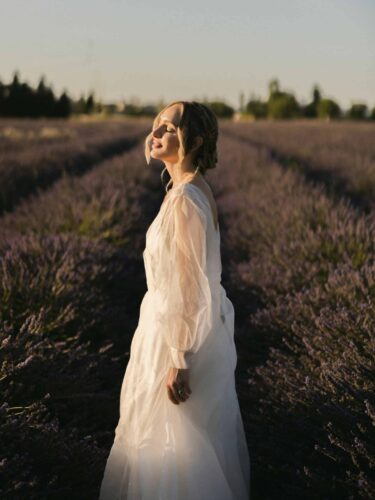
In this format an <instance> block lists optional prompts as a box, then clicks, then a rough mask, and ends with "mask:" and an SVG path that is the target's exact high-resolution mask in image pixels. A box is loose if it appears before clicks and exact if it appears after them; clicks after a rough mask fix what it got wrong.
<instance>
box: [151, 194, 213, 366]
mask: <svg viewBox="0 0 375 500" xmlns="http://www.w3.org/2000/svg"><path fill="white" fill-rule="evenodd" d="M171 194H172V197H171V198H170V199H169V200H168V201H166V203H167V206H166V209H165V212H164V214H163V220H162V223H161V226H162V229H161V233H162V245H161V246H160V254H159V256H158V258H159V261H158V265H157V276H156V286H157V290H158V298H159V300H158V301H157V310H156V321H157V322H158V326H159V327H160V330H161V334H162V335H164V339H165V341H166V344H167V345H168V347H169V351H170V359H171V365H172V366H174V367H176V368H184V369H186V368H190V367H191V364H192V361H193V356H194V353H196V352H197V351H198V350H199V349H200V347H201V346H202V344H203V343H204V341H205V340H206V338H207V336H208V334H209V333H210V330H211V328H212V302H211V301H212V298H211V290H210V286H209V281H208V278H207V274H206V269H207V268H206V257H207V256H206V230H207V216H206V214H205V213H204V211H203V210H202V209H201V208H200V207H199V206H198V205H197V204H196V203H195V202H194V201H193V200H192V199H191V198H189V197H188V196H187V195H186V194H184V193H183V192H178V193H177V194H176V193H171ZM173 195H175V196H173Z"/></svg>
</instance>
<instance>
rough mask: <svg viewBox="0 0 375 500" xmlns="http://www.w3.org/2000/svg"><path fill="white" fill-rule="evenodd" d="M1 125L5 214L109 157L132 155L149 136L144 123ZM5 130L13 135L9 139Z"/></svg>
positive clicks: (0, 203)
mask: <svg viewBox="0 0 375 500" xmlns="http://www.w3.org/2000/svg"><path fill="white" fill-rule="evenodd" d="M1 122H2V125H1V126H0V138H1V132H2V133H3V137H2V139H1V140H0V155H1V156H0V214H1V213H3V212H4V211H9V210H11V209H13V208H14V206H15V205H16V204H17V203H19V201H20V200H21V199H22V198H24V197H26V196H28V195H29V194H30V193H33V192H35V191H40V190H42V189H46V188H47V187H48V186H50V185H51V184H52V183H53V182H54V181H55V180H56V179H58V178H59V177H61V176H62V175H64V174H69V175H82V174H83V173H85V172H86V171H87V170H89V169H91V168H93V166H94V165H96V164H98V163H99V162H101V161H102V160H103V159H104V158H106V157H110V156H113V155H114V154H116V153H121V152H122V151H126V150H127V149H129V148H130V147H132V146H133V145H134V144H135V143H136V142H137V141H138V140H139V139H141V138H143V137H144V135H145V131H146V125H145V124H144V123H143V122H140V123H139V124H134V123H133V122H131V121H129V122H128V121H125V122H122V121H105V122H93V123H91V122H89V123H69V122H64V121H51V122H48V124H45V125H44V127H42V125H41V124H39V126H38V125H33V124H32V123H30V124H29V128H27V125H25V124H24V123H23V122H22V120H18V121H16V120H12V121H9V122H10V123H12V125H10V124H9V125H8V126H6V124H7V123H8V120H6V121H4V120H0V123H1ZM20 123H21V124H22V125H20ZM27 123H28V122H27ZM42 123H43V122H42ZM4 130H5V131H6V130H8V131H9V130H10V131H11V133H8V135H5V132H4ZM38 131H39V134H38ZM43 131H44V134H42V132H43ZM48 131H49V134H48V133H47V132H48ZM52 131H55V132H54V133H52ZM30 133H31V135H30Z"/></svg>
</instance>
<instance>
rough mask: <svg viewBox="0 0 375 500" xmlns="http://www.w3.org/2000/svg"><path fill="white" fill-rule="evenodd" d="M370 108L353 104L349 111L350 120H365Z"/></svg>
mask: <svg viewBox="0 0 375 500" xmlns="http://www.w3.org/2000/svg"><path fill="white" fill-rule="evenodd" d="M367 113H368V108H367V105H366V104H352V105H351V106H350V108H349V111H348V118H350V119H351V120H365V119H366V118H367Z"/></svg>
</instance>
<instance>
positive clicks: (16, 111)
mask: <svg viewBox="0 0 375 500" xmlns="http://www.w3.org/2000/svg"><path fill="white" fill-rule="evenodd" d="M94 111H95V99H94V94H93V93H90V94H89V95H88V97H87V98H85V97H84V96H81V97H80V98H79V99H78V100H76V101H75V100H73V99H72V98H71V97H69V95H68V94H67V92H66V91H64V92H63V93H62V94H61V95H60V96H59V97H57V96H55V94H54V92H53V90H52V88H51V87H50V86H48V85H47V84H46V81H45V77H44V76H42V77H41V78H40V81H39V84H38V85H37V87H36V88H33V87H32V86H30V85H29V84H28V83H26V82H23V83H22V82H21V81H20V77H19V73H18V72H17V71H16V72H15V73H14V76H13V80H12V81H11V83H9V84H4V83H2V82H1V81H0V116H4V117H22V118H39V117H48V118H67V117H68V116H70V115H71V114H72V113H76V114H81V113H92V112H94Z"/></svg>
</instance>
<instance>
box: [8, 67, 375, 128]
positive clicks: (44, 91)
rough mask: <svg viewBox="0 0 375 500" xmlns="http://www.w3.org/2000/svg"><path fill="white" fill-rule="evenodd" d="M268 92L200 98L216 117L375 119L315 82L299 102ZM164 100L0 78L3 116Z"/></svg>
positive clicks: (115, 110)
mask: <svg viewBox="0 0 375 500" xmlns="http://www.w3.org/2000/svg"><path fill="white" fill-rule="evenodd" d="M268 90H269V95H268V98H267V99H265V100H261V99H260V98H257V97H255V96H254V95H253V94H251V96H250V98H249V100H247V101H246V99H245V95H244V93H243V92H241V93H240V99H239V100H240V102H239V108H238V109H235V108H233V107H232V106H230V105H228V104H227V103H226V102H224V101H222V100H216V101H209V100H207V99H204V100H203V101H202V102H203V103H204V104H206V105H207V106H209V107H210V108H211V109H212V110H213V111H214V112H215V114H216V115H217V116H218V117H219V118H233V117H234V116H235V115H236V117H239V118H241V117H242V118H251V119H291V118H320V119H328V120H331V119H349V120H375V106H374V107H373V108H372V109H371V110H370V109H369V108H368V106H367V105H366V104H364V103H357V104H352V105H351V106H350V108H349V109H347V110H344V109H341V107H340V106H339V104H338V103H337V102H336V101H335V100H334V99H330V98H326V97H324V96H322V92H321V90H320V88H319V86H318V85H314V87H313V90H312V96H311V101H310V102H308V103H307V104H305V105H304V104H301V103H299V102H298V100H297V99H296V97H295V96H294V95H293V93H291V92H286V91H284V90H281V88H280V84H279V81H278V80H277V79H273V80H271V81H270V83H269V86H268ZM165 104H166V103H164V102H159V103H158V104H155V105H153V104H151V105H150V104H148V105H141V104H139V103H128V104H126V105H124V106H122V107H121V110H119V107H118V106H117V105H116V104H102V103H100V102H97V101H96V100H95V96H94V93H93V92H91V93H90V94H89V95H88V96H87V97H86V98H85V97H84V96H83V95H81V97H80V98H79V99H78V100H76V101H75V100H73V99H72V98H71V97H69V95H68V94H67V92H66V91H64V92H63V93H62V94H61V95H60V97H56V96H55V94H54V92H53V90H52V88H51V87H50V86H48V85H47V84H46V82H45V78H44V76H42V77H41V79H40V82H39V84H38V85H37V87H36V88H35V89H34V88H33V87H31V86H30V85H29V84H28V83H25V82H24V83H21V82H20V78H19V74H18V72H17V71H16V72H15V73H14V76H13V80H12V81H11V83H9V84H3V83H2V82H1V81H0V116H4V117H12V116H13V117H29V118H38V117H61V118H67V117H69V116H70V115H72V114H83V113H84V114H91V113H98V112H99V113H104V114H107V115H111V114H123V115H128V116H148V117H152V116H155V114H157V113H158V111H160V109H162V107H163V106H164V105H165Z"/></svg>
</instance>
